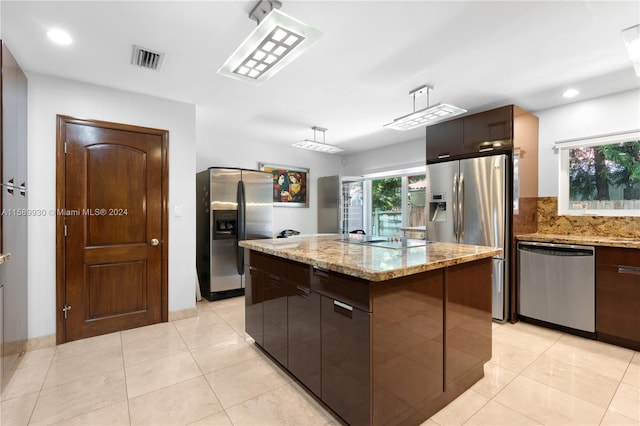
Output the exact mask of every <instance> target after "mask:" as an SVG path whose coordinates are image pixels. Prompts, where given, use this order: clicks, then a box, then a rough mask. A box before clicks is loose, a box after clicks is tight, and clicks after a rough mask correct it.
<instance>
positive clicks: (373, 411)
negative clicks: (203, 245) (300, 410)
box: [245, 250, 492, 426]
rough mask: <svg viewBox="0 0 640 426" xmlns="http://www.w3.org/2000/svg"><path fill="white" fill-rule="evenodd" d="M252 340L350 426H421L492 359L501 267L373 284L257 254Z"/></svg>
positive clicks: (477, 264)
mask: <svg viewBox="0 0 640 426" xmlns="http://www.w3.org/2000/svg"><path fill="white" fill-rule="evenodd" d="M249 258H250V260H249V265H250V268H249V275H250V279H248V280H247V283H246V292H245V294H246V295H245V300H246V302H245V303H246V311H245V312H246V332H247V334H248V335H249V336H251V337H252V338H253V339H254V340H255V343H256V344H257V345H259V346H260V347H261V348H262V349H263V350H264V351H265V352H266V353H267V354H269V355H270V356H271V357H272V358H273V359H274V360H275V361H277V362H278V363H279V364H280V365H281V366H282V367H283V368H285V369H286V370H287V371H288V372H289V373H291V375H293V376H294V377H295V378H296V379H297V380H298V381H299V382H300V383H302V384H303V385H304V386H305V387H306V388H307V390H308V391H309V392H311V393H312V394H313V395H315V397H317V398H318V399H320V400H321V401H322V402H324V404H325V405H326V406H328V407H329V408H330V409H331V410H333V411H334V412H335V413H336V414H337V415H338V416H340V417H341V418H342V419H343V420H344V421H345V422H347V423H348V424H350V425H354V426H360V425H388V424H394V425H395V424H406V425H418V424H420V423H421V422H423V421H424V420H426V419H428V418H429V417H431V416H432V415H433V414H435V413H436V412H438V411H439V410H440V409H441V408H443V407H444V406H445V405H446V404H448V403H449V402H451V401H452V400H453V399H455V398H456V397H457V396H459V395H460V394H461V393H462V392H464V391H465V390H466V389H468V388H469V387H470V386H471V385H472V384H473V383H475V382H476V381H478V380H479V379H480V378H481V377H482V376H483V375H484V371H483V366H484V363H485V362H487V361H488V360H489V359H490V358H491V324H492V322H491V259H490V258H486V259H480V260H474V261H471V262H468V263H461V264H457V265H455V266H448V267H443V268H440V269H435V270H430V271H426V272H419V273H415V274H413V275H406V276H403V277H399V278H393V279H389V280H386V281H368V280H365V279H361V278H357V277H354V276H350V275H345V274H342V273H338V272H334V271H327V270H322V269H318V268H315V267H313V266H311V265H308V264H304V263H300V262H296V261H293V260H289V259H285V258H281V257H278V256H274V255H271V254H266V253H263V252H260V251H256V250H251V251H250V255H249Z"/></svg>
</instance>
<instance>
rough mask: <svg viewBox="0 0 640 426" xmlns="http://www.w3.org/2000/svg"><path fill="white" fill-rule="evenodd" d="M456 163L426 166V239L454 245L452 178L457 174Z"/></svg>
mask: <svg viewBox="0 0 640 426" xmlns="http://www.w3.org/2000/svg"><path fill="white" fill-rule="evenodd" d="M459 164H460V163H459V162H458V161H449V162H446V163H437V164H429V165H428V166H427V173H426V181H427V189H426V192H427V195H426V197H427V205H428V210H427V239H428V240H432V241H440V242H444V243H455V242H456V236H455V234H454V228H453V227H454V215H453V213H454V210H455V207H456V206H455V205H454V203H455V202H456V193H455V190H454V187H453V181H454V176H456V175H457V174H458V167H459Z"/></svg>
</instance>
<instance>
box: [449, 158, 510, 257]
mask: <svg viewBox="0 0 640 426" xmlns="http://www.w3.org/2000/svg"><path fill="white" fill-rule="evenodd" d="M460 176H461V179H462V185H461V186H462V188H461V190H460V191H461V193H464V195H463V196H464V204H463V208H462V211H463V217H462V222H463V224H464V226H463V232H464V235H463V239H462V241H461V242H462V243H465V244H475V245H481V246H491V247H500V248H503V249H504V248H505V247H506V246H505V238H506V226H505V224H506V211H507V210H506V208H507V205H506V200H507V194H506V179H505V176H506V156H504V155H498V156H491V157H480V158H472V159H468V160H461V161H460Z"/></svg>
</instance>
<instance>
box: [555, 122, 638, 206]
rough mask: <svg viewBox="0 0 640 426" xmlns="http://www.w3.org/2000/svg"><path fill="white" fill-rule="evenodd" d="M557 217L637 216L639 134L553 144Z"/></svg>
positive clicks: (624, 134) (633, 133)
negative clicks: (556, 165)
mask: <svg viewBox="0 0 640 426" xmlns="http://www.w3.org/2000/svg"><path fill="white" fill-rule="evenodd" d="M556 148H558V149H559V150H560V189H559V193H558V210H559V214H565V215H571V214H576V215H578V214H590V215H602V216H640V132H629V133H623V134H616V135H609V136H603V137H597V138H590V139H582V140H572V141H565V142H558V143H556Z"/></svg>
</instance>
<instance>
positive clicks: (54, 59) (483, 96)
mask: <svg viewBox="0 0 640 426" xmlns="http://www.w3.org/2000/svg"><path fill="white" fill-rule="evenodd" d="M256 2H257V0H256V1H195V2H190V1H168V2H166V1H165V2H155V1H136V2H134V1H108V2H98V1H71V2H63V1H44V2H37V1H6V0H3V1H2V2H1V3H0V6H1V14H2V15H1V16H2V27H1V28H2V38H3V39H4V40H5V41H6V42H7V44H8V46H9V47H10V49H11V50H12V52H13V54H14V56H15V57H16V59H17V60H18V62H19V63H20V64H21V66H22V67H23V68H24V69H25V70H27V71H32V72H38V73H45V74H51V75H55V76H60V77H65V78H69V79H73V80H79V81H84V82H89V83H95V84H99V85H104V86H109V87H114V88H118V89H123V90H128V91H132V92H140V93H145V94H150V95H154V96H158V97H162V98H168V99H173V100H178V101H183V102H188V103H194V104H196V105H198V108H203V111H202V114H201V115H202V116H204V117H211V118H210V119H211V120H214V121H215V123H212V125H210V126H208V127H209V128H213V129H215V134H212V135H209V136H208V138H209V139H210V140H211V141H229V140H253V141H262V142H264V143H272V144H281V145H290V144H291V143H293V142H297V141H299V140H301V139H305V138H309V139H310V138H312V136H313V131H312V130H311V129H310V128H311V126H314V125H317V126H321V127H326V128H328V129H329V130H328V132H327V133H326V141H327V142H328V143H331V144H334V145H338V146H340V147H342V148H344V149H346V150H347V153H353V152H357V151H360V150H366V149H371V148H375V147H380V146H384V145H391V144H395V143H400V142H404V141H408V140H414V139H418V138H422V137H424V128H420V129H416V130H412V131H408V132H398V131H394V130H388V129H383V128H382V125H383V124H386V123H388V122H390V121H392V120H393V119H394V118H396V117H399V116H402V115H405V114H407V113H409V112H411V111H412V108H413V104H412V99H411V97H410V96H409V95H408V93H409V91H410V90H412V89H414V88H416V87H419V86H421V85H423V84H429V85H431V86H433V87H434V90H433V91H432V92H431V99H430V101H431V102H430V103H431V104H435V103H438V102H445V103H450V104H453V105H456V106H459V107H462V108H465V109H467V110H469V112H478V111H481V110H484V109H488V108H491V107H497V106H501V105H505V104H510V103H515V104H517V105H519V106H521V107H523V108H525V109H527V110H529V111H533V112H535V111H538V110H541V109H546V108H549V107H553V106H557V105H562V104H565V103H568V102H570V101H567V100H565V99H563V98H562V96H561V94H562V92H563V90H564V89H565V88H567V87H569V86H572V87H576V88H578V89H579V90H580V91H581V94H580V95H579V96H578V97H577V98H574V99H573V100H572V102H573V101H580V100H585V99H589V98H593V97H598V96H602V95H606V94H611V93H616V92H621V91H626V90H631V89H638V88H639V87H640V79H638V78H637V77H636V76H635V74H634V71H633V67H632V65H631V62H630V60H629V58H628V56H627V53H626V51H625V48H624V43H623V40H622V36H621V30H622V29H624V28H627V27H630V26H632V25H635V24H638V23H640V2H639V1H622V2H615V1H538V2H520V1H511V2H506V1H499V2H487V1H466V2H462V1H441V2H438V1H410V2H403V1H286V0H284V1H283V5H282V8H281V9H280V10H281V11H283V12H285V13H287V14H289V15H292V16H294V17H296V18H297V19H299V20H301V21H303V22H305V23H307V24H309V25H311V26H313V27H315V28H317V29H319V30H320V31H322V32H323V33H324V36H323V37H322V38H321V39H320V41H318V43H317V44H316V45H315V46H313V47H312V48H311V49H310V50H309V51H307V52H305V53H304V54H303V55H302V56H300V57H299V58H297V59H296V60H295V61H293V62H292V63H291V64H289V65H288V66H287V67H286V68H285V69H284V70H282V71H280V72H279V73H278V74H276V75H275V76H274V77H273V78H271V79H270V80H268V81H266V82H265V83H264V84H263V85H261V86H254V85H251V84H248V83H245V82H241V81H237V80H233V79H230V78H227V77H222V76H220V75H218V74H217V73H216V71H217V69H218V68H219V67H220V66H221V65H222V64H223V63H224V61H225V60H226V59H227V57H228V56H229V55H230V54H231V53H232V52H233V51H234V50H235V49H236V47H237V46H238V45H239V44H240V43H241V42H242V41H243V40H244V39H245V37H247V36H248V35H249V33H250V32H251V31H252V30H253V29H254V28H255V25H256V23H255V22H254V21H252V20H251V19H249V17H248V14H249V12H250V11H251V10H252V9H253V7H254V5H255V4H256ZM51 27H61V28H64V29H66V30H67V31H68V32H69V33H70V34H71V35H72V37H73V38H74V43H73V44H72V45H71V46H68V47H60V46H56V45H53V44H52V43H51V42H50V41H49V40H48V39H47V38H46V36H45V31H46V30H48V29H49V28H51ZM133 44H138V45H141V46H143V47H146V48H149V49H153V50H158V51H162V52H166V54H167V58H166V61H165V63H164V66H163V68H162V70H161V71H160V72H154V71H148V70H144V69H140V68H136V67H134V66H132V65H130V60H131V48H132V45H133ZM417 106H418V108H420V107H422V106H426V98H418V100H417ZM208 119H209V118H208ZM318 155H324V154H318Z"/></svg>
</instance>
